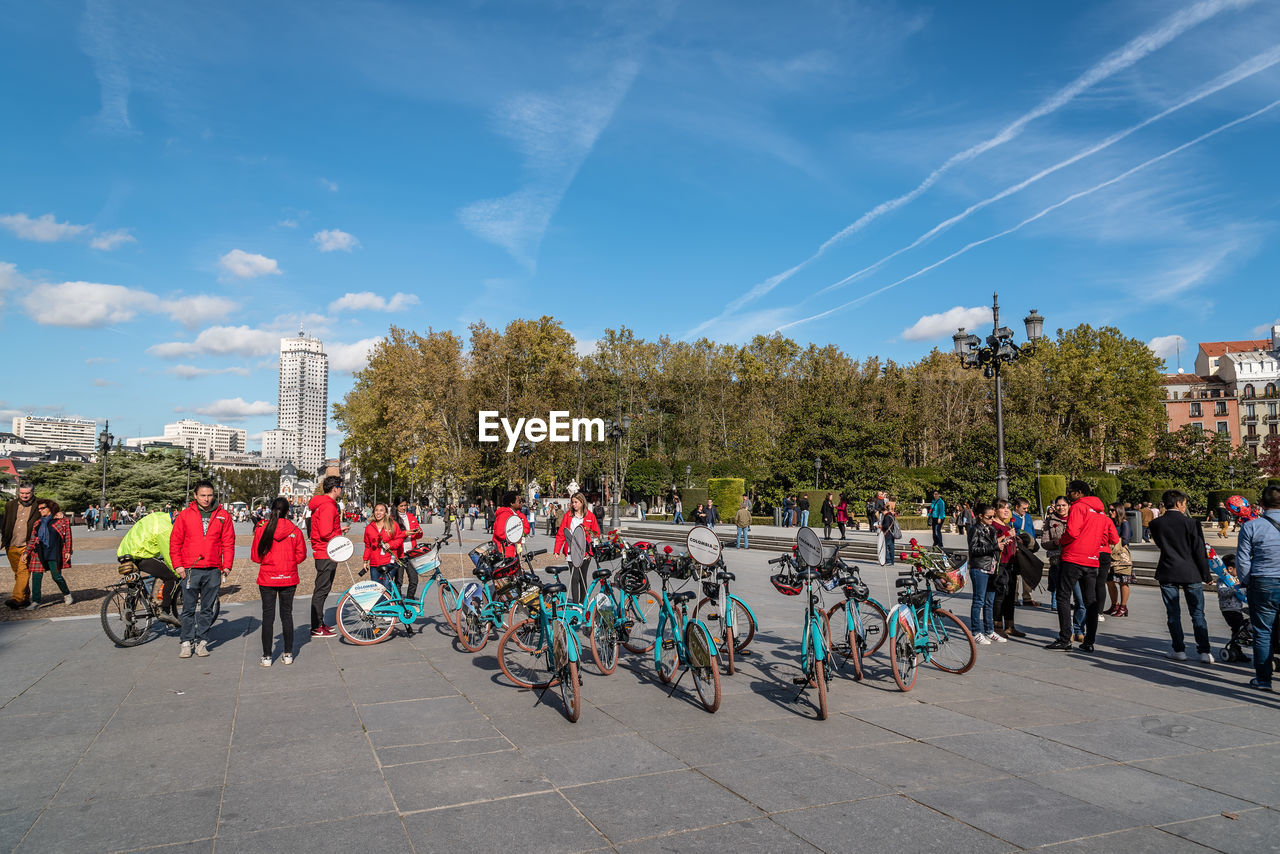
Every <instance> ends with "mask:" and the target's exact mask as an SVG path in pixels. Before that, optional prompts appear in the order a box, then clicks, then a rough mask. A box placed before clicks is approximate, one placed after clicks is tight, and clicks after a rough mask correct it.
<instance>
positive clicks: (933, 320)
mask: <svg viewBox="0 0 1280 854" xmlns="http://www.w3.org/2000/svg"><path fill="white" fill-rule="evenodd" d="M990 322H991V309H990V308H985V307H983V306H977V307H975V308H964V307H963V306H959V305H958V306H955V307H954V308H949V309H947V310H946V311H944V312H942V313H940V314H926V315H925V316H924V317H922V318H920V319H919V320H917V321H916V322H915V323H913V324H912V325H911V326H909V327H908V328H906V329H904V330H902V338H903V340H905V341H932V340H934V339H937V338H942V337H944V336H948V337H949V336H951V335H953V334H954V333H955V331H956V330H957V329H959V328H961V327H963V328H965V329H969V330H973V329H976V328H978V327H979V326H981V325H982V324H984V323H990Z"/></svg>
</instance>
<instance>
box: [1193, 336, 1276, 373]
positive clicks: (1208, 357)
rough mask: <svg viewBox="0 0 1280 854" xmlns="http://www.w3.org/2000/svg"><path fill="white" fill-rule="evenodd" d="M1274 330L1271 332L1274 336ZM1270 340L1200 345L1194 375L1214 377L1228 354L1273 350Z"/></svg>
mask: <svg viewBox="0 0 1280 854" xmlns="http://www.w3.org/2000/svg"><path fill="white" fill-rule="evenodd" d="M1274 332H1275V330H1272V334H1273V335H1274ZM1274 347H1275V345H1274V344H1273V342H1272V339H1270V338H1256V339H1250V340H1248V341H1208V342H1205V343H1202V344H1201V345H1200V349H1199V350H1197V351H1196V373H1197V374H1199V375H1200V376H1202V377H1207V376H1216V375H1217V373H1218V370H1219V368H1220V367H1221V363H1222V357H1223V356H1225V355H1227V354H1228V353H1260V352H1265V351H1267V350H1270V349H1274Z"/></svg>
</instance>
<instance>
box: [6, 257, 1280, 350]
mask: <svg viewBox="0 0 1280 854" xmlns="http://www.w3.org/2000/svg"><path fill="white" fill-rule="evenodd" d="M0 266H3V265H0ZM1273 326H1280V317H1277V318H1276V319H1275V320H1273V321H1272V322H1271V323H1260V324H1258V325H1257V326H1255V327H1253V334H1254V335H1256V336H1258V337H1259V338H1262V337H1265V336H1268V335H1270V334H1271V327H1273Z"/></svg>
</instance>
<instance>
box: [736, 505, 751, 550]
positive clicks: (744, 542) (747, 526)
mask: <svg viewBox="0 0 1280 854" xmlns="http://www.w3.org/2000/svg"><path fill="white" fill-rule="evenodd" d="M733 524H734V525H736V526H737V528H738V542H737V544H736V545H737V548H740V549H749V548H751V541H750V538H749V537H748V532H749V531H750V530H751V501H750V500H749V499H747V498H743V499H742V506H741V507H739V508H738V512H737V513H734V514H733Z"/></svg>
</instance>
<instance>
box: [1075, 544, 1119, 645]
mask: <svg viewBox="0 0 1280 854" xmlns="http://www.w3.org/2000/svg"><path fill="white" fill-rule="evenodd" d="M1095 573H1096V574H1095V575H1094V577H1093V578H1092V579H1088V578H1086V580H1082V581H1081V582H1080V593H1081V594H1082V595H1083V596H1084V642H1085V643H1087V644H1089V645H1090V646H1092V645H1093V639H1094V638H1095V637H1097V635H1098V614H1099V613H1101V611H1102V606H1103V604H1104V603H1105V602H1106V601H1107V576H1108V575H1110V574H1111V555H1109V554H1106V553H1103V554H1100V555H1098V568H1097V569H1096V570H1095ZM1086 581H1088V582H1089V583H1088V584H1086ZM1090 588H1092V589H1090Z"/></svg>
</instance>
